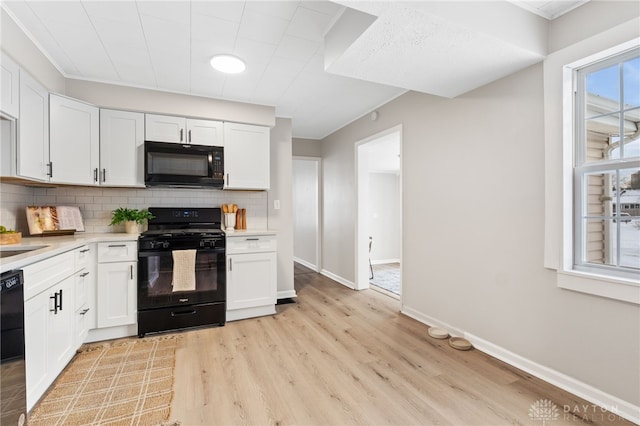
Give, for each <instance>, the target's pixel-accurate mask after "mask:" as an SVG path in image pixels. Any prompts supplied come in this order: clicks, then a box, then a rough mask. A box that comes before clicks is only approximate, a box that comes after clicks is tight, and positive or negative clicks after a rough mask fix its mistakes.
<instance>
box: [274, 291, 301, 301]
mask: <svg viewBox="0 0 640 426" xmlns="http://www.w3.org/2000/svg"><path fill="white" fill-rule="evenodd" d="M289 297H298V295H297V294H296V291H295V290H284V291H279V292H278V297H277V298H278V299H287V298H289Z"/></svg>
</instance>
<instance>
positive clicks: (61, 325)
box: [24, 277, 76, 410]
mask: <svg viewBox="0 0 640 426" xmlns="http://www.w3.org/2000/svg"><path fill="white" fill-rule="evenodd" d="M73 292H74V277H68V278H67V279H65V280H63V281H62V282H60V283H58V284H56V285H54V286H53V287H51V288H49V289H47V290H45V291H43V292H42V293H40V294H38V295H36V296H34V297H33V298H31V299H29V300H27V301H26V302H25V304H24V334H25V362H26V367H27V368H26V376H27V377H26V381H27V409H28V410H30V409H31V408H32V407H33V406H34V405H35V403H36V402H37V401H38V399H39V398H40V397H41V396H42V394H44V392H45V391H46V390H47V388H48V387H49V385H50V384H51V383H52V382H53V381H54V380H55V378H56V377H57V376H58V374H60V372H61V371H62V370H63V369H64V367H65V366H66V365H67V364H68V363H69V361H70V360H71V358H73V355H74V354H75V350H76V345H75V344H76V341H75V338H74V333H73V332H72V330H73V321H74V315H73V314H74V300H73V299H74V297H73ZM56 301H57V302H58V309H56V306H55V302H56ZM60 306H61V309H60Z"/></svg>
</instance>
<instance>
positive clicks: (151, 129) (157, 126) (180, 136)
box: [144, 114, 186, 143]
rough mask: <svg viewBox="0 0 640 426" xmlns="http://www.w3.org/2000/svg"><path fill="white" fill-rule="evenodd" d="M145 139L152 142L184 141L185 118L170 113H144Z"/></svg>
mask: <svg viewBox="0 0 640 426" xmlns="http://www.w3.org/2000/svg"><path fill="white" fill-rule="evenodd" d="M144 116H145V117H144V119H145V140H148V141H154V142H175V143H184V142H185V139H184V137H185V135H184V132H185V127H186V120H185V118H184V117H173V116H171V115H156V114H145V115H144Z"/></svg>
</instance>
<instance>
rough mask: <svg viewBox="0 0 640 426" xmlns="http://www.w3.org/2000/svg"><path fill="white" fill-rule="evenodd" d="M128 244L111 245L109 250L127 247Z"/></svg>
mask: <svg viewBox="0 0 640 426" xmlns="http://www.w3.org/2000/svg"><path fill="white" fill-rule="evenodd" d="M126 246H127V245H126V244H109V248H114V247H126Z"/></svg>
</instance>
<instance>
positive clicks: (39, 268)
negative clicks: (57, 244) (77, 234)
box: [23, 251, 75, 300]
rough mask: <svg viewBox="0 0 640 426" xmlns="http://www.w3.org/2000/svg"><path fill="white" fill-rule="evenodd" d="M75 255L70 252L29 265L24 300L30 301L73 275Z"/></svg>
mask: <svg viewBox="0 0 640 426" xmlns="http://www.w3.org/2000/svg"><path fill="white" fill-rule="evenodd" d="M74 264H75V253H74V252H73V251H69V252H66V253H63V254H59V255H57V256H53V257H50V258H48V259H45V260H41V261H40V262H37V263H34V264H31V265H27V266H25V267H24V268H23V273H24V300H29V299H30V298H32V297H33V296H35V295H37V294H38V293H40V292H42V291H44V290H46V289H48V288H49V287H51V286H52V285H54V284H56V283H59V282H60V281H62V280H64V279H65V278H67V277H70V276H71V275H73V273H74V271H75V268H74Z"/></svg>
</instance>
